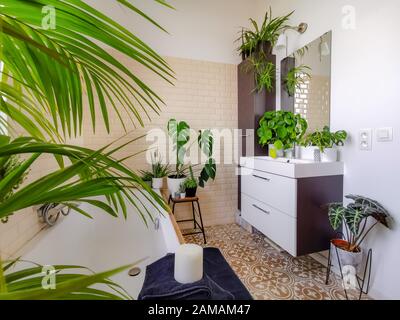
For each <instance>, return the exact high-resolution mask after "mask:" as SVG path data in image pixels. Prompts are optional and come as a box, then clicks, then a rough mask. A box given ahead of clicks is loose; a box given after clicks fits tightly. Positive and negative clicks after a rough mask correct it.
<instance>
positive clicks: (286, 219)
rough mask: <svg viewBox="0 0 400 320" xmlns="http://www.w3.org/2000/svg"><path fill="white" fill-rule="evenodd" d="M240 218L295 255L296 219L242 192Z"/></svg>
mask: <svg viewBox="0 0 400 320" xmlns="http://www.w3.org/2000/svg"><path fill="white" fill-rule="evenodd" d="M242 218H243V219H244V220H246V221H247V222H248V223H250V224H251V225H252V226H254V227H255V228H256V229H258V230H259V231H261V232H262V233H263V234H264V235H266V236H267V237H268V238H269V239H271V240H272V241H273V242H275V243H276V244H277V245H279V246H280V247H281V248H283V249H284V250H286V251H287V252H289V253H290V254H291V255H293V256H296V255H297V250H296V225H297V223H296V222H297V220H296V219H294V218H292V217H290V216H288V215H286V214H284V213H282V212H279V211H278V210H276V209H274V208H272V207H270V206H268V205H266V204H265V203H262V202H260V201H257V200H255V199H252V198H250V197H248V196H246V195H245V194H243V193H242Z"/></svg>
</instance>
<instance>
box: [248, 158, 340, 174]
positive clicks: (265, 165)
mask: <svg viewBox="0 0 400 320" xmlns="http://www.w3.org/2000/svg"><path fill="white" fill-rule="evenodd" d="M240 166H241V167H242V175H243V174H252V171H253V170H257V171H263V172H269V173H272V174H277V175H281V176H285V177H289V178H293V179H299V178H311V177H323V176H335V175H343V174H344V164H343V162H314V161H311V160H301V159H286V158H277V159H273V158H271V157H242V158H240Z"/></svg>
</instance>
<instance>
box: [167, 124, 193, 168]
mask: <svg viewBox="0 0 400 320" xmlns="http://www.w3.org/2000/svg"><path fill="white" fill-rule="evenodd" d="M168 134H169V136H170V137H171V139H172V141H173V143H174V145H173V150H175V151H176V156H177V160H176V162H177V163H176V165H177V172H178V171H179V166H180V165H183V159H184V156H185V154H186V148H185V145H186V144H187V143H188V142H189V140H190V127H189V125H188V124H187V123H186V122H185V121H181V122H178V121H176V120H175V119H171V120H169V121H168Z"/></svg>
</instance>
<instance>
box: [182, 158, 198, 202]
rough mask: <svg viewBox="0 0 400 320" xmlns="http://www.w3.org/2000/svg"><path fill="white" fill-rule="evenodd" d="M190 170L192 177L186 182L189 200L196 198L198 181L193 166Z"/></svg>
mask: <svg viewBox="0 0 400 320" xmlns="http://www.w3.org/2000/svg"><path fill="white" fill-rule="evenodd" d="M189 170H190V177H189V178H187V179H186V180H185V182H184V184H185V189H186V196H187V197H189V198H194V197H195V196H196V192H197V180H196V179H195V177H194V174H193V169H192V167H191V166H190V167H189Z"/></svg>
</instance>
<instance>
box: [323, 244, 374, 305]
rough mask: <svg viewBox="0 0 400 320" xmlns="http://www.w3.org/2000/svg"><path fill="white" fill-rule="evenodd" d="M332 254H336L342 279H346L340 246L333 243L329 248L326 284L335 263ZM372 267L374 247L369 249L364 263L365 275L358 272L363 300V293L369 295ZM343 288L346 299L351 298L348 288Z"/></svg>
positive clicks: (359, 287) (357, 276) (360, 295)
mask: <svg viewBox="0 0 400 320" xmlns="http://www.w3.org/2000/svg"><path fill="white" fill-rule="evenodd" d="M332 247H333V248H334V252H332ZM332 254H336V258H337V261H338V263H339V270H340V276H341V279H342V281H344V276H343V269H342V263H341V262H340V256H339V251H338V248H337V247H336V246H333V245H331V246H330V248H329V256H328V267H327V272H326V281H325V284H328V283H329V277H330V274H331V270H332V265H333V264H332ZM371 267H372V249H369V250H368V255H367V260H366V261H365V265H364V271H363V272H362V274H363V275H362V277H360V276H359V275H358V274H357V275H356V278H357V284H358V289H359V292H360V293H359V297H358V300H361V298H362V295H363V294H366V295H367V294H368V292H369V284H370V280H371ZM343 283H344V282H343ZM343 290H344V293H345V296H346V300H349V297H348V294H347V290H348V289H346V287H345V286H343Z"/></svg>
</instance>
